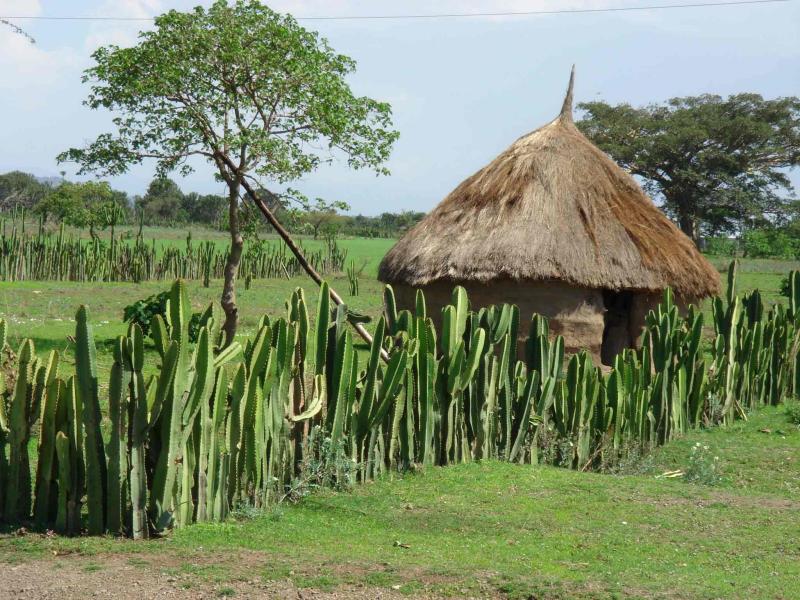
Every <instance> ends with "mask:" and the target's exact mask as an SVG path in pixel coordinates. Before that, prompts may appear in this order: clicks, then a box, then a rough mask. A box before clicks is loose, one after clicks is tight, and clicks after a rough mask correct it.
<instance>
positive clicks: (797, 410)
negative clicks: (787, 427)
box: [783, 400, 800, 425]
mask: <svg viewBox="0 0 800 600" xmlns="http://www.w3.org/2000/svg"><path fill="white" fill-rule="evenodd" d="M783 410H784V412H785V413H786V418H787V419H789V422H790V423H792V424H794V425H800V401H797V400H787V401H786V403H785V404H784V407H783Z"/></svg>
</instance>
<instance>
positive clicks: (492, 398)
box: [0, 268, 800, 538]
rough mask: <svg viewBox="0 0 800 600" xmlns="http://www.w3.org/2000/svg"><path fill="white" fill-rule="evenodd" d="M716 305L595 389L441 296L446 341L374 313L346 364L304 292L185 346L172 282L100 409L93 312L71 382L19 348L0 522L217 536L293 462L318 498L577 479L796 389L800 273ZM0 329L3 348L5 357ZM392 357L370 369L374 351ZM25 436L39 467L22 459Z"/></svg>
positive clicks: (276, 484) (424, 322)
mask: <svg viewBox="0 0 800 600" xmlns="http://www.w3.org/2000/svg"><path fill="white" fill-rule="evenodd" d="M729 279H730V283H731V285H730V291H729V294H728V297H727V299H726V300H722V299H719V300H716V301H715V303H714V328H715V331H716V338H715V342H714V344H713V351H712V352H711V354H710V356H708V357H706V356H704V354H703V351H702V339H701V335H702V329H703V317H702V314H701V313H699V312H698V311H696V310H694V309H690V310H689V313H688V315H687V316H686V317H685V318H683V317H681V316H680V315H679V314H678V310H677V308H676V307H675V306H674V305H673V303H672V298H671V294H670V293H669V292H668V293H666V294H665V296H664V301H663V303H662V304H661V306H660V307H659V308H658V309H657V310H656V311H653V312H651V313H650V315H649V316H648V318H647V328H646V331H645V334H644V340H643V345H642V348H641V350H638V351H633V350H628V351H625V352H624V353H623V354H621V355H620V356H619V357H618V358H617V360H616V364H615V365H614V368H613V369H612V371H611V372H610V374H608V375H604V374H603V373H602V372H601V370H600V369H598V368H596V367H595V366H593V365H592V363H591V360H590V358H589V356H588V355H587V354H585V353H582V354H578V355H575V356H573V357H571V358H570V359H569V361H568V363H567V366H566V369H565V370H564V369H563V364H564V344H563V340H562V339H561V338H559V337H555V338H551V336H550V335H549V332H548V325H547V321H546V320H545V319H543V318H541V317H538V316H535V317H534V318H533V319H532V321H531V323H530V334H529V337H528V340H527V347H526V351H525V356H524V357H517V356H516V346H517V344H516V340H517V336H518V330H519V328H520V326H521V324H520V315H519V311H518V309H517V308H516V307H514V306H510V305H504V306H498V307H492V308H489V309H481V310H479V311H477V312H476V311H470V310H469V305H468V299H467V295H466V293H465V291H464V290H463V289H461V288H456V289H455V290H454V292H453V299H452V304H451V305H449V306H447V307H446V308H444V310H443V326H442V330H441V332H437V331H436V330H435V329H434V326H433V323H432V321H431V320H430V319H429V318H428V317H427V314H426V306H425V300H424V297H423V295H422V294H421V293H420V294H419V295H418V298H417V304H416V308H415V310H414V311H413V312H409V311H400V312H398V311H397V310H396V308H395V301H394V296H393V293H392V290H391V288H386V292H385V305H386V315H385V317H381V318H380V320H379V321H378V322H377V323H376V327H375V336H374V343H373V344H372V347H371V348H370V352H369V355H368V357H366V358H365V360H366V362H365V363H363V364H362V363H361V362H360V360H359V354H358V353H357V352H356V351H355V349H354V346H353V339H352V337H351V333H350V331H349V330H348V327H347V324H346V309H345V308H344V307H337V308H336V309H333V310H332V307H331V306H330V304H329V298H328V294H327V289H323V290H322V293H321V294H320V303H319V306H318V311H317V315H318V318H317V321H316V323H315V324H314V325H313V326H312V324H311V322H310V319H309V315H308V310H307V307H306V303H305V299H304V295H303V292H302V290H299V289H298V290H297V291H295V292H294V294H293V295H292V296H291V298H290V299H289V301H288V302H287V313H286V315H285V316H284V317H281V318H276V319H271V318H268V317H264V318H263V319H262V321H261V324H260V327H259V330H258V333H257V335H256V336H255V338H253V339H252V340H247V341H246V342H245V343H244V345H240V344H239V343H238V342H235V343H234V344H233V345H231V346H228V347H227V348H226V349H224V350H221V351H219V350H217V349H216V348H215V343H216V342H217V340H218V338H219V331H218V323H217V321H216V319H215V318H214V316H213V310H212V308H211V307H209V310H208V311H207V312H206V313H205V315H204V317H203V324H202V329H201V333H200V336H199V340H198V343H197V344H196V345H195V346H194V347H190V344H189V343H188V337H187V326H188V320H189V312H188V311H189V308H188V301H187V297H186V290H185V287H184V285H183V284H182V283H181V282H180V281H178V282H176V283H175V284H174V285H173V287H172V290H171V296H170V301H169V307H168V311H167V318H166V319H162V318H161V317H160V316H157V317H155V319H154V323H153V327H152V330H153V337H154V340H155V347H156V351H157V353H158V355H159V356H160V359H161V366H160V370H159V372H158V374H157V375H156V376H153V377H151V378H150V379H149V381H146V380H145V377H144V375H143V372H142V368H143V364H144V360H145V359H144V338H143V336H142V332H141V330H140V329H139V327H138V326H136V325H133V326H132V327H131V328H130V330H129V332H128V334H127V335H126V336H121V337H119V338H118V339H117V340H116V344H115V349H114V364H113V367H112V370H111V375H110V380H109V382H108V386H107V388H104V389H107V393H105V392H104V394H103V395H104V396H105V397H104V398H103V404H104V405H105V404H106V403H107V412H106V417H107V418H106V419H102V418H101V398H100V387H99V384H98V376H97V368H96V364H95V346H94V340H93V336H92V329H91V326H90V322H89V315H88V310H87V309H86V307H81V308H80V309H79V310H78V313H77V318H76V336H75V339H76V364H75V368H74V375H72V376H70V377H68V378H67V379H62V378H59V377H58V375H57V373H58V366H59V355H58V353H56V352H51V353H50V355H49V356H48V357H47V358H46V359H42V358H38V357H37V356H36V355H35V353H34V347H33V343H32V342H31V341H30V340H26V341H24V342H23V343H22V345H21V348H20V350H19V352H18V354H17V357H16V368H15V371H14V373H13V374H12V376H10V377H8V378H7V384H8V390H7V391H5V390H4V393H3V402H0V513H1V514H2V517H3V520H5V522H7V523H23V522H26V523H27V522H31V521H32V522H33V523H34V524H35V525H36V526H38V527H41V528H53V529H55V530H57V531H60V532H64V533H68V534H78V533H80V532H83V531H86V532H88V533H89V534H102V533H111V534H119V535H130V536H132V537H134V538H146V537H148V536H150V535H152V534H154V533H157V532H158V531H161V530H163V529H164V528H168V527H172V526H178V527H180V526H185V525H188V524H190V523H193V522H201V521H219V520H222V519H225V518H226V515H227V514H228V513H229V511H230V510H231V508H232V507H236V506H237V505H249V506H254V507H260V506H264V505H267V504H269V503H273V502H277V501H280V500H281V499H282V498H284V497H285V496H286V495H287V494H288V493H290V492H291V490H292V489H294V488H295V487H296V485H297V481H298V478H299V477H302V474H303V468H304V465H307V464H309V462H317V463H320V462H326V461H327V464H330V465H332V467H331V473H330V476H329V481H328V483H333V484H336V483H337V482H341V481H343V480H345V479H348V478H351V479H353V480H359V481H363V480H367V479H370V478H374V477H376V476H378V475H381V474H383V473H389V472H394V471H400V470H404V469H408V468H410V467H412V466H413V465H448V464H452V463H458V462H463V461H471V460H479V459H486V458H493V459H500V460H507V461H513V462H520V463H537V462H547V463H553V464H559V465H563V466H567V467H571V468H576V469H590V468H593V467H597V466H599V465H602V464H604V462H607V461H609V460H613V458H614V457H619V456H620V455H621V454H623V453H624V452H625V451H626V450H629V449H630V448H631V447H632V446H637V447H641V446H644V447H649V446H652V445H655V444H661V443H664V442H666V441H667V440H670V439H672V438H674V437H675V436H677V435H680V434H681V433H683V432H685V431H687V430H688V429H690V428H693V427H699V426H704V425H711V424H715V423H726V422H730V421H732V420H734V419H736V418H738V417H742V416H745V415H746V414H747V412H748V411H750V410H752V409H754V408H757V407H759V406H761V405H765V404H775V403H777V402H779V401H780V400H781V399H782V398H783V397H785V396H787V395H789V394H797V393H798V387H800V359H798V346H800V273H798V272H794V273H792V274H791V276H790V286H791V293H792V295H791V297H790V301H789V305H788V307H784V306H775V307H773V308H771V309H770V310H765V308H764V306H763V304H762V303H761V301H760V298H759V296H758V294H757V293H753V294H750V295H748V296H745V297H744V298H740V297H737V296H736V294H735V292H734V291H733V283H734V281H735V271H734V270H733V268H732V269H731V273H730V277H729ZM5 335H6V332H5V324H4V323H0V336H1V337H2V339H0V343H2V344H3V347H5ZM382 347H383V348H385V349H387V350H388V351H389V353H390V360H389V361H388V363H386V364H384V363H383V362H382V361H381V359H380V349H381V348H382ZM34 427H36V428H38V433H37V435H36V438H37V446H36V450H35V453H36V460H35V464H36V468H35V470H33V469H32V468H31V464H30V462H29V460H30V459H29V446H31V445H32V442H31V439H32V435H33V432H34Z"/></svg>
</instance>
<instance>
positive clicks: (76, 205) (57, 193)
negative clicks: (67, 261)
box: [34, 181, 128, 232]
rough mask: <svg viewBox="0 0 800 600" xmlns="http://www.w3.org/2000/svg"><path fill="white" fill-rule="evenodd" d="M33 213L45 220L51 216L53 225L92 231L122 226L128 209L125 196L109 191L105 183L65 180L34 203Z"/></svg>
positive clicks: (108, 186) (109, 188)
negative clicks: (63, 224)
mask: <svg viewBox="0 0 800 600" xmlns="http://www.w3.org/2000/svg"><path fill="white" fill-rule="evenodd" d="M34 210H35V212H37V213H38V214H40V215H42V217H43V218H44V219H45V220H46V219H48V218H49V217H52V218H53V219H55V221H56V222H59V223H65V224H67V225H72V226H74V227H86V228H89V229H90V230H91V231H92V232H94V230H95V229H96V228H99V229H103V228H105V227H110V226H116V225H118V224H120V223H122V222H123V221H124V220H125V217H126V214H127V210H128V206H127V198H126V197H125V195H124V194H123V193H121V192H115V191H114V190H112V189H111V186H110V185H109V184H108V183H107V182H105V181H100V182H95V181H87V182H85V183H71V182H69V181H65V182H64V183H62V184H61V185H59V186H58V187H57V188H54V189H53V190H52V191H50V192H49V193H48V194H47V195H46V196H45V197H44V198H43V199H42V200H41V201H40V202H38V203H37V204H36V206H35V208H34Z"/></svg>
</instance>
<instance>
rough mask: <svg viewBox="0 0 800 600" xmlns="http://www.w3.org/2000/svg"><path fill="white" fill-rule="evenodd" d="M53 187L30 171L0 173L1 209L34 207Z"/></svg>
mask: <svg viewBox="0 0 800 600" xmlns="http://www.w3.org/2000/svg"><path fill="white" fill-rule="evenodd" d="M50 191H51V187H50V186H49V185H47V184H46V183H42V182H41V181H39V180H38V179H36V177H34V176H33V175H31V174H30V173H23V172H22V171H10V172H8V173H3V174H2V175H0V210H3V211H8V210H12V209H15V208H17V207H21V208H29V209H30V208H33V207H34V206H36V204H37V203H38V202H40V201H41V200H42V198H44V197H45V196H47V195H48V193H50Z"/></svg>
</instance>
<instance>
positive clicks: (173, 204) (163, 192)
mask: <svg viewBox="0 0 800 600" xmlns="http://www.w3.org/2000/svg"><path fill="white" fill-rule="evenodd" d="M183 204H184V195H183V192H182V191H181V188H180V186H179V185H178V184H177V183H175V182H174V181H173V180H172V179H169V178H168V177H156V178H155V179H153V180H152V181H151V182H150V184H149V185H148V186H147V191H146V192H145V194H144V196H142V197H141V198H140V199H139V200H138V204H137V206H136V208H138V209H139V210H142V211H144V218H145V220H146V221H147V222H148V223H159V224H165V223H168V224H174V223H177V222H180V221H185V220H186V217H187V215H186V213H185V211H184V210H183Z"/></svg>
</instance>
